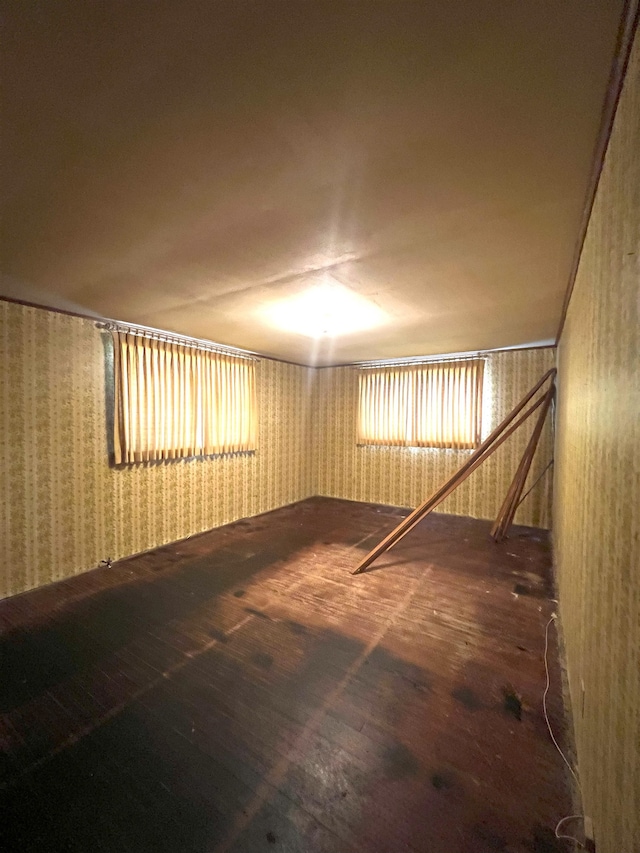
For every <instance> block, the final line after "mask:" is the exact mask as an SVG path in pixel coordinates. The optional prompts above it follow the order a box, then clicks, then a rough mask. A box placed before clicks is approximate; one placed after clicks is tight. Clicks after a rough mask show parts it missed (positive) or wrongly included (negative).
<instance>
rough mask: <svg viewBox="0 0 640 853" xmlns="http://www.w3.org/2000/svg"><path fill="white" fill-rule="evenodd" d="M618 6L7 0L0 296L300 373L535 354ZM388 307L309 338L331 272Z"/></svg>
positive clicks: (572, 231) (582, 182)
mask: <svg viewBox="0 0 640 853" xmlns="http://www.w3.org/2000/svg"><path fill="white" fill-rule="evenodd" d="M621 12H622V0H555V2H551V1H550V0H536V2H533V3H532V2H514V0H474V2H472V3H470V2H468V0H460V1H459V2H455V0H451V2H442V0H416V2H413V0H391V2H384V1H383V0H367V2H364V0H363V2H358V0H342V2H338V0H334V2H320V1H319V0H314V2H306V1H305V0H273V2H266V0H263V2H242V0H229V2H224V0H216V2H206V1H205V0H203V2H198V3H195V2H190V0H174V2H162V0H158V2H154V3H148V2H135V0H121V2H118V0H110V2H109V3H104V2H102V0H96V2H91V0H83V2H78V0H68V2H61V0H58V2H45V0H43V2H36V0H32V2H29V3H24V2H23V0H9V3H8V4H5V7H4V16H3V17H4V26H3V29H4V36H3V41H4V48H3V55H2V64H3V68H2V77H3V80H4V99H3V100H4V104H3V113H4V120H3V125H4V131H3V136H4V139H3V155H4V156H3V162H2V173H1V180H2V191H3V198H4V205H3V208H4V209H3V216H4V222H3V226H2V227H3V231H2V235H3V237H2V267H1V270H2V274H3V275H2V279H1V285H0V293H2V294H3V295H5V296H9V297H13V298H18V299H23V300H25V301H30V302H36V303H38V304H44V305H48V306H52V307H58V308H63V309H67V310H74V311H78V312H80V313H88V314H97V315H100V316H103V317H109V318H114V319H118V320H123V321H127V322H131V323H139V324H144V325H147V326H153V327H156V328H161V329H166V330H170V331H174V332H178V333H182V334H186V335H192V336H196V337H202V338H207V339H210V340H213V341H217V342H219V343H224V344H229V345H234V346H239V347H243V348H246V349H250V350H255V351H258V352H261V353H264V354H267V355H273V356H277V357H280V358H284V359H289V360H292V361H297V362H301V363H318V364H327V363H344V362H349V361H356V360H363V359H373V358H390V357H397V356H410V355H430V354H439V353H447V352H462V351H471V350H479V349H488V348H497V347H509V346H515V345H526V344H532V343H536V342H540V341H545V340H548V339H551V338H554V337H555V333H556V330H557V327H558V323H559V320H560V312H561V305H562V300H563V296H564V293H565V290H566V288H567V284H568V280H569V275H570V270H571V264H572V258H573V253H574V249H575V245H576V241H577V239H578V237H579V231H580V219H581V214H582V210H583V205H584V200H585V195H586V192H587V187H588V182H589V175H590V171H591V167H592V159H593V151H594V147H595V144H596V140H597V136H598V129H599V124H600V116H601V110H602V107H603V103H604V100H605V94H606V89H607V80H608V76H609V71H610V68H611V64H612V61H613V57H614V50H615V39H616V30H617V27H618V22H619V18H620V15H621ZM327 273H328V274H330V275H331V277H332V279H334V280H336V281H338V282H340V283H341V284H343V285H344V286H346V287H347V288H349V289H351V290H353V291H354V292H355V293H356V294H358V295H360V296H362V297H365V298H366V299H368V300H369V301H371V302H373V303H375V305H376V306H377V307H378V308H379V309H381V311H382V312H383V313H384V320H383V322H382V323H381V324H380V325H378V326H377V327H376V328H375V329H373V330H371V329H370V330H360V331H357V332H354V333H352V334H349V333H345V334H343V335H340V336H337V337H329V336H324V337H322V338H320V339H317V340H314V339H310V338H308V337H304V336H302V335H301V334H298V333H297V332H296V331H295V330H293V331H284V330H283V329H281V328H279V327H278V326H277V324H274V323H273V306H274V303H276V302H278V301H283V300H287V299H289V298H291V297H297V296H299V295H300V293H301V291H304V290H305V289H306V288H308V287H309V286H310V285H312V284H314V283H316V282H318V281H319V280H321V279H322V278H323V276H324V275H325V274H327Z"/></svg>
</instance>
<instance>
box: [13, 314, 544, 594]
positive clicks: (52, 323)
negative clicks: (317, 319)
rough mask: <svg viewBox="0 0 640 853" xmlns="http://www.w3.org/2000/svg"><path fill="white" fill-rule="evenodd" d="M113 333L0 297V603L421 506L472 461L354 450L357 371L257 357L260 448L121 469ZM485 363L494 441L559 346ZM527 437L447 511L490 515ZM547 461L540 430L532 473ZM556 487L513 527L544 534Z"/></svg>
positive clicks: (476, 477)
mask: <svg viewBox="0 0 640 853" xmlns="http://www.w3.org/2000/svg"><path fill="white" fill-rule="evenodd" d="M106 338H107V336H105V335H104V334H103V333H101V332H100V331H99V330H98V329H97V328H96V326H95V324H94V323H93V322H91V321H90V320H84V319H80V318H78V317H71V316H68V315H65V314H60V313H56V312H54V311H46V310H43V309H38V308H31V307H27V306H21V305H16V304H13V303H9V302H6V301H0V358H1V360H2V371H1V372H0V429H1V432H0V475H1V480H0V482H1V485H0V549H1V550H0V555H1V558H2V561H3V571H2V573H1V574H0V597H4V596H7V595H13V594H15V593H18V592H22V591H23V590H27V589H31V588H33V587H36V586H40V585H42V584H46V583H50V582H51V581H55V580H60V579H62V578H65V577H68V576H70V575H74V574H77V573H78V572H82V571H86V570H87V569H90V568H93V567H95V566H97V565H98V564H99V562H100V561H101V560H104V559H106V558H108V557H110V558H112V559H114V560H115V559H119V558H121V557H125V556H130V555H132V554H135V553H138V552H140V551H144V550H147V549H149V548H154V547H157V546H159V545H162V544H165V543H167V542H172V541H175V540H177V539H181V538H184V537H185V536H190V535H193V534H195V533H199V532H201V531H203V530H208V529H210V528H212V527H215V526H217V525H220V524H226V523H227V522H229V521H233V520H235V519H238V518H242V517H246V516H251V515H256V514H258V513H261V512H266V511H267V510H271V509H275V508H276V507H279V506H283V505H284V504H287V503H292V502H293V501H297V500H301V499H303V498H305V497H309V496H310V495H313V494H322V495H330V496H334V497H343V498H350V499H352V500H363V501H375V502H382V503H391V504H396V505H399V506H416V505H417V504H418V503H420V502H421V501H422V500H423V499H424V498H425V496H426V495H427V494H428V493H429V492H430V491H433V489H435V488H436V487H437V486H438V485H439V484H440V483H441V482H442V480H443V479H444V478H445V477H446V476H448V475H449V474H450V473H452V472H453V471H454V470H455V468H456V467H458V466H459V465H460V464H461V462H462V460H463V459H465V458H466V455H465V453H464V452H461V451H450V450H437V451H431V450H424V449H422V450H417V451H413V450H411V449H406V448H381V447H367V448H358V447H356V445H355V417H356V410H357V407H356V394H357V373H356V371H355V369H353V368H329V369H319V370H314V369H312V368H306V367H300V366H296V365H290V364H284V363H282V362H276V361H272V360H270V359H267V358H263V359H260V360H259V361H258V363H257V374H256V383H257V387H258V396H259V406H258V414H259V421H258V431H259V438H258V448H257V451H256V452H255V453H249V454H238V455H235V456H222V457H218V458H210V459H206V460H190V461H178V462H169V463H147V464H140V465H135V466H125V467H119V468H113V467H110V466H109V463H108V445H107V419H106V411H105V407H106V403H107V401H108V400H109V398H110V393H109V388H108V386H107V382H108V371H107V370H106V368H105V365H106V363H107V361H108V352H109V350H108V343H107V342H106ZM105 355H106V356H107V358H106V357H105ZM487 363H488V371H487V383H488V384H487V394H486V395H485V396H486V399H485V408H486V417H485V432H488V431H489V429H490V427H491V425H492V424H495V423H497V421H498V419H499V418H502V417H503V416H504V415H505V414H506V413H507V412H508V411H509V409H510V408H512V407H513V406H514V405H515V404H516V403H517V402H518V400H519V399H520V397H521V396H522V395H523V394H524V392H525V391H526V390H528V388H529V387H531V385H533V383H534V382H535V381H536V380H537V379H538V378H539V377H540V376H541V374H542V373H543V372H544V371H545V370H546V369H547V368H548V367H549V366H550V365H551V364H552V363H553V351H552V350H550V349H542V350H532V351H526V352H520V353H498V354H494V355H491V356H490V357H489V359H488V362H487ZM525 442H526V434H525V433H523V434H522V435H520V436H514V437H513V438H511V439H509V441H508V442H507V443H506V444H505V445H504V446H503V448H501V449H500V450H499V451H498V452H497V453H496V454H495V456H494V457H492V459H491V460H490V461H489V462H488V463H487V464H486V465H485V466H483V467H482V468H480V469H479V470H478V471H477V472H476V473H474V474H473V475H472V477H471V478H470V479H469V480H468V481H467V483H466V484H465V485H464V486H462V487H461V488H460V489H459V490H458V492H456V493H454V494H453V495H452V496H451V497H450V498H448V499H447V501H446V503H445V504H443V505H442V511H445V512H453V513H458V514H464V515H475V516H481V517H487V518H492V517H493V516H494V515H495V514H496V512H497V509H498V507H499V505H500V502H501V500H502V498H503V497H504V494H505V493H506V490H507V487H508V484H509V481H510V479H511V477H512V475H513V471H514V470H515V465H516V464H517V461H518V459H519V458H520V455H521V454H522V451H523V448H524V443H525ZM550 454H551V445H550V428H549V427H547V430H546V432H545V436H544V438H543V441H542V443H541V447H540V450H539V453H538V457H537V460H536V462H535V464H534V469H535V470H534V473H533V476H536V471H538V470H539V469H540V468H541V466H543V464H546V462H547V461H548V459H549V458H550ZM550 482H551V480H550V478H549V477H548V476H546V477H545V478H544V479H543V480H542V482H541V483H540V484H539V485H538V486H537V487H536V489H535V490H534V492H533V493H532V494H531V495H530V496H529V497H528V498H527V500H526V501H525V503H524V504H523V506H522V508H521V510H520V511H519V515H518V520H519V521H521V522H523V523H527V524H539V525H542V526H547V525H548V506H549V498H550Z"/></svg>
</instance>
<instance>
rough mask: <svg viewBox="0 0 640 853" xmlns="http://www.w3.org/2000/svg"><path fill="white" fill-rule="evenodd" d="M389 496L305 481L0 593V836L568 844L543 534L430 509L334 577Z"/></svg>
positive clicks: (221, 847) (178, 844)
mask: <svg viewBox="0 0 640 853" xmlns="http://www.w3.org/2000/svg"><path fill="white" fill-rule="evenodd" d="M401 514H405V513H404V512H403V511H400V510H397V509H393V508H389V507H378V506H373V505H368V504H356V503H350V502H347V501H338V500H331V499H326V498H313V499H310V500H307V501H303V502H302V503H299V504H295V505H293V506H291V507H286V508H284V509H281V510H277V511H275V512H272V513H269V514H267V515H264V516H260V517H257V518H255V519H250V520H245V521H241V522H237V523H235V524H231V525H228V526H226V527H223V528H219V529H217V530H214V531H211V532H210V533H207V534H204V535H202V536H198V537H194V538H192V539H189V540H185V541H183V542H179V543H176V544H174V545H170V546H167V547H164V548H160V549H158V550H156V551H154V552H153V553H149V554H145V555H142V556H139V557H136V558H132V559H130V560H126V561H122V562H121V563H119V564H116V565H114V566H113V567H112V568H111V569H100V570H96V571H93V572H90V573H87V574H84V575H81V576H78V577H76V578H73V579H70V580H68V581H65V582H62V583H59V584H56V585H54V586H51V587H47V588H45V589H41V590H36V591H34V592H31V593H27V594H25V595H21V596H18V597H16V598H14V599H10V600H6V601H4V602H0V627H1V628H2V670H1V671H2V679H1V696H0V702H1V706H0V712H1V714H2V718H1V728H0V738H1V746H2V747H3V765H2V777H1V779H2V781H1V783H0V785H1V789H2V791H1V794H2V799H3V803H2V805H3V818H2V822H1V826H0V834H1V835H2V839H1V840H0V847H1V849H2V850H6V851H13V850H15V851H21V853H22V851H46V852H47V853H51V851H62V850H64V851H80V852H81V853H89V851H90V852H91V853H93V852H94V851H95V853H98V851H109V853H115V851H123V853H124V851H133V853H144V851H153V853H162V851H167V853H182V851H185V853H186V851H188V853H191V851H193V853H205V851H206V853H222V851H233V853H241V851H242V853H258V851H261V850H265V851H297V853H314V851H318V853H349V851H376V853H378V852H379V853H401V851H415V853H485V851H486V852H487V853H495V851H502V853H554V852H555V851H561V850H566V849H568V848H566V847H565V846H563V845H564V842H561V841H557V840H556V839H555V837H554V832H553V828H554V827H555V824H556V822H557V821H558V820H559V818H561V817H562V816H564V815H568V814H570V813H571V801H570V797H569V788H568V783H567V780H566V776H565V773H564V770H563V765H562V761H561V758H560V756H559V755H558V754H557V752H556V751H555V749H554V747H553V745H552V744H551V741H550V739H549V736H548V733H547V730H546V726H545V722H544V718H543V715H542V708H541V697H542V692H543V688H544V665H543V648H544V626H545V623H546V621H547V620H548V618H549V616H550V614H551V613H552V612H553V608H554V604H553V602H552V600H551V595H552V593H551V592H550V584H549V565H550V550H549V542H548V538H547V535H546V534H545V533H543V532H542V531H537V530H534V529H531V528H515V529H514V530H513V532H512V535H511V537H510V538H509V539H508V540H507V541H505V542H504V543H502V544H500V545H496V544H495V543H493V542H492V541H491V540H490V539H489V537H488V531H489V527H490V525H489V523H488V522H483V521H477V520H472V519H463V518H456V517H453V516H446V515H432V516H430V517H429V518H428V519H426V520H425V521H424V522H422V523H421V524H420V525H419V526H418V527H417V528H416V530H415V531H414V532H413V533H412V534H411V535H409V536H408V537H407V538H406V539H405V540H404V541H403V543H402V544H401V545H400V546H398V548H396V549H394V550H393V551H390V552H389V553H388V554H387V555H385V556H383V557H382V558H381V559H380V560H379V561H378V562H377V563H376V564H375V565H374V567H373V568H374V570H373V571H370V572H368V573H366V574H363V575H359V576H357V577H353V576H352V575H351V574H350V572H351V570H353V569H354V568H355V566H356V565H357V563H358V561H359V560H360V559H361V557H362V556H363V555H364V553H365V552H366V551H367V550H369V549H370V547H371V546H372V545H373V544H375V543H376V542H377V541H378V540H379V539H380V538H382V536H383V535H384V534H386V533H387V532H388V531H389V530H390V529H391V528H392V527H394V526H395V524H396V523H397V522H398V518H399V515H401ZM551 638H552V644H551V675H552V682H553V688H552V691H551V695H550V714H551V720H552V723H553V725H554V726H555V729H556V731H558V732H559V733H562V731H563V726H564V721H563V716H562V706H561V700H560V688H559V667H558V659H557V650H556V643H555V633H554V632H553V631H552V632H551Z"/></svg>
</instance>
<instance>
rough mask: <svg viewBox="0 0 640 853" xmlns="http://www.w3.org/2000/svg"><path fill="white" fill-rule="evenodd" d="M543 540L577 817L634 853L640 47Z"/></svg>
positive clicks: (601, 215) (570, 324)
mask: <svg viewBox="0 0 640 853" xmlns="http://www.w3.org/2000/svg"><path fill="white" fill-rule="evenodd" d="M558 367H559V377H558V383H559V388H560V406H559V411H558V432H557V450H556V455H557V467H556V483H555V489H556V496H555V501H554V540H555V553H556V563H557V576H558V586H559V598H560V616H561V624H562V628H563V635H564V643H565V648H566V658H567V666H568V675H569V686H570V690H571V697H572V704H573V708H574V724H575V730H576V746H577V752H578V769H579V775H580V782H581V787H582V795H583V808H584V809H585V813H586V814H588V815H589V816H590V817H591V818H592V820H593V825H594V829H595V836H596V837H595V841H596V846H597V848H598V853H627V851H628V853H632V851H638V850H640V36H638V35H637V34H636V38H635V45H634V47H633V52H632V54H631V59H630V63H629V67H628V71H627V75H626V79H625V83H624V87H623V91H622V95H621V98H620V101H619V105H618V109H617V113H616V117H615V122H614V126H613V133H612V135H611V139H610V142H609V147H608V150H607V153H606V157H605V162H604V168H603V171H602V174H601V177H600V182H599V186H598V191H597V194H596V199H595V204H594V206H593V210H592V213H591V219H590V221H589V226H588V230H587V236H586V240H585V243H584V247H583V251H582V256H581V258H580V265H579V268H578V275H577V278H576V282H575V286H574V290H573V294H572V297H571V301H570V303H569V310H568V313H567V319H566V323H565V327H564V330H563V333H562V337H561V339H560V347H559V360H558Z"/></svg>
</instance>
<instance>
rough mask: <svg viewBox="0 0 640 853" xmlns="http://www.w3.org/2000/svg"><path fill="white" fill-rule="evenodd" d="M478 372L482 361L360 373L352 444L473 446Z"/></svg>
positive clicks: (479, 400)
mask: <svg viewBox="0 0 640 853" xmlns="http://www.w3.org/2000/svg"><path fill="white" fill-rule="evenodd" d="M483 373H484V361H483V360H482V359H468V360H463V361H447V362H434V363H430V364H419V365H409V366H402V367H400V366H398V367H384V368H373V369H369V368H364V369H362V370H361V371H360V375H359V386H360V387H359V417H358V444H381V445H400V446H404V447H449V448H457V449H467V448H472V447H476V446H477V445H478V444H479V442H480V432H481V427H482V424H481V420H482V379H483Z"/></svg>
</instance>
